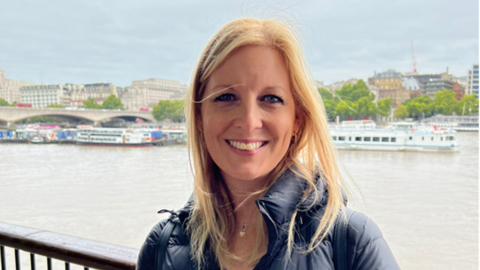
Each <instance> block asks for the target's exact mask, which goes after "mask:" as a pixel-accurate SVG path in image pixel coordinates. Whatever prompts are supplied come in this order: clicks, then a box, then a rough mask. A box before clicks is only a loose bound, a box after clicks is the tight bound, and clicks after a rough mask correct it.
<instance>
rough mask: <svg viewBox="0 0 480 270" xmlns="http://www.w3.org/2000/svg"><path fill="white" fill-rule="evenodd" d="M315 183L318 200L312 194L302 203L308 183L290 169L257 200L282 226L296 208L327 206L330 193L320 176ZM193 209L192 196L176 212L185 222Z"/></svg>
mask: <svg viewBox="0 0 480 270" xmlns="http://www.w3.org/2000/svg"><path fill="white" fill-rule="evenodd" d="M315 181H316V186H317V190H318V196H317V198H316V199H315V194H314V192H312V194H310V195H309V197H308V198H307V199H306V200H305V201H303V202H301V200H302V197H303V193H304V192H305V190H306V189H307V187H308V184H307V181H306V180H305V179H304V178H302V177H300V176H299V175H297V174H295V173H294V172H293V169H290V168H289V169H287V170H286V171H285V172H284V173H283V174H282V175H281V176H280V177H279V178H278V179H277V181H275V183H274V184H273V185H272V186H271V187H270V189H269V190H268V191H267V193H266V194H265V195H264V196H263V197H262V198H260V199H258V200H257V205H263V206H264V207H265V208H266V210H267V212H268V214H269V216H270V218H271V219H272V220H273V221H274V222H275V224H276V225H277V226H279V225H280V226H281V225H283V224H285V223H288V222H290V218H291V217H292V214H293V212H294V211H295V209H296V208H298V210H299V211H301V212H306V211H308V210H309V209H310V208H311V207H318V206H325V205H326V203H327V202H326V201H327V197H328V192H327V190H326V189H325V184H324V182H323V180H322V179H321V178H320V177H319V176H318V175H317V176H316V179H315ZM193 207H194V201H193V194H192V195H191V196H190V198H189V199H188V201H187V203H186V204H185V206H184V207H183V208H181V209H179V210H177V211H175V214H176V215H178V216H179V218H180V220H182V221H184V220H185V219H186V218H187V217H188V216H189V215H190V213H191V211H192V210H193Z"/></svg>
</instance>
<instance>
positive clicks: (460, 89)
mask: <svg viewBox="0 0 480 270" xmlns="http://www.w3.org/2000/svg"><path fill="white" fill-rule="evenodd" d="M453 92H455V98H456V99H457V100H458V101H460V99H462V98H463V94H464V93H465V87H464V86H463V85H462V84H461V83H460V82H458V81H456V82H454V83H453Z"/></svg>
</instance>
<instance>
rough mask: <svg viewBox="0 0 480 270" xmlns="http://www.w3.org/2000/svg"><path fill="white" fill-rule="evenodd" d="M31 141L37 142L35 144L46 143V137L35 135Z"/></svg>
mask: <svg viewBox="0 0 480 270" xmlns="http://www.w3.org/2000/svg"><path fill="white" fill-rule="evenodd" d="M30 142H31V143H35V144H44V143H45V138H44V137H33V138H32V139H31V140H30Z"/></svg>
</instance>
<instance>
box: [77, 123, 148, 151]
mask: <svg viewBox="0 0 480 270" xmlns="http://www.w3.org/2000/svg"><path fill="white" fill-rule="evenodd" d="M75 141H76V143H77V144H81V145H102V146H151V145H152V141H153V140H152V135H151V133H150V132H149V131H147V130H144V129H132V128H97V127H91V126H78V129H77V134H76V137H75Z"/></svg>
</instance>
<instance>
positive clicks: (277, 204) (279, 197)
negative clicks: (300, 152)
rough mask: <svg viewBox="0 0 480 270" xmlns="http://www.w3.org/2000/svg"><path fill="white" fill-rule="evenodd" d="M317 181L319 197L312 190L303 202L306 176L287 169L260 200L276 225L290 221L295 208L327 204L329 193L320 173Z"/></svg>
mask: <svg viewBox="0 0 480 270" xmlns="http://www.w3.org/2000/svg"><path fill="white" fill-rule="evenodd" d="M315 181H316V186H317V190H318V196H317V198H315V192H312V193H311V194H310V195H309V196H308V197H307V199H306V200H304V201H303V202H302V198H303V194H304V192H305V191H306V190H307V188H308V183H307V181H306V180H305V179H304V178H302V177H301V176H299V175H297V174H295V172H294V171H293V170H292V169H287V170H286V171H285V172H284V173H283V175H282V176H280V178H278V179H277V181H275V183H274V184H273V185H272V186H271V187H270V189H269V190H268V191H267V193H266V194H265V195H264V196H263V197H262V198H260V199H259V200H258V202H259V204H263V205H264V206H265V208H266V209H267V211H268V213H269V215H270V217H271V219H272V220H273V221H274V222H275V223H276V225H279V226H281V225H283V224H285V223H288V222H290V219H291V217H292V214H293V212H294V211H295V209H298V210H299V211H300V212H306V211H308V210H309V209H310V208H311V207H318V206H325V205H326V198H327V196H328V195H327V193H326V190H325V188H324V187H325V185H324V182H323V181H322V180H321V178H320V177H319V176H318V175H317V177H315Z"/></svg>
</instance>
